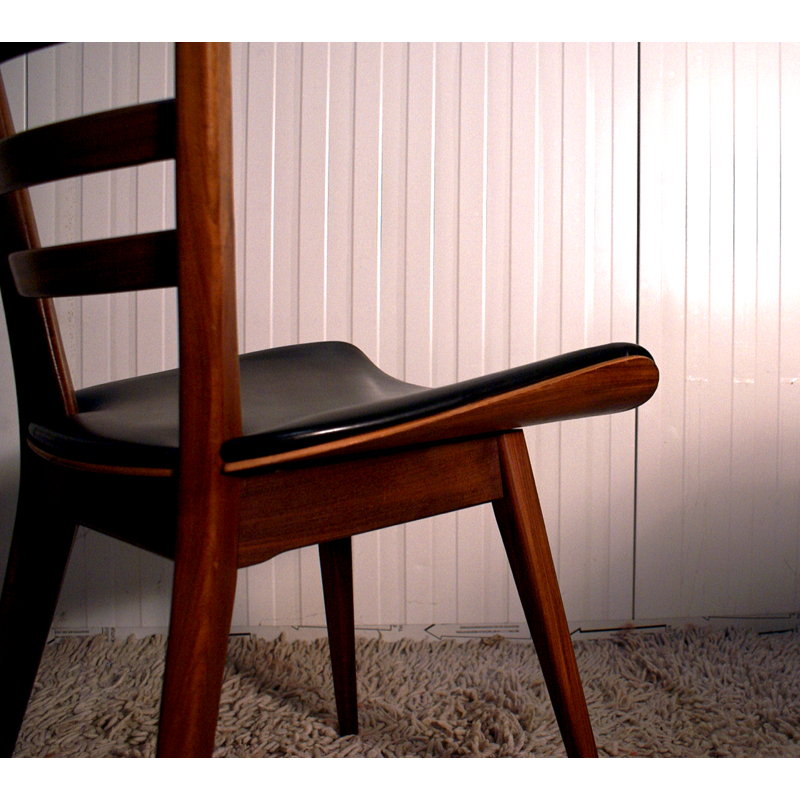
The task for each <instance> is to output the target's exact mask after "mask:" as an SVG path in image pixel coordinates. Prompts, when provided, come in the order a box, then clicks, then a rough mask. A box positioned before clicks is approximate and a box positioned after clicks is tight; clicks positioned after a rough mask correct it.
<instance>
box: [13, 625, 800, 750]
mask: <svg viewBox="0 0 800 800" xmlns="http://www.w3.org/2000/svg"><path fill="white" fill-rule="evenodd" d="M164 646H165V641H164V639H163V637H150V638H148V639H142V640H134V639H132V638H131V639H128V640H127V641H124V642H117V643H113V644H110V643H108V642H106V641H105V640H103V639H102V638H99V637H98V638H94V639H63V640H60V641H58V642H55V643H53V644H51V645H48V647H47V649H46V651H45V655H44V658H43V661H42V666H41V669H40V670H39V676H38V678H37V682H36V687H35V690H34V695H33V697H32V699H31V702H30V705H29V707H28V713H27V716H26V718H25V722H24V725H23V730H22V733H21V735H20V739H19V741H18V744H17V749H16V752H15V755H17V756H151V755H153V752H154V746H155V736H156V720H157V710H158V698H159V693H160V687H161V678H162V674H163V659H164ZM576 652H577V655H578V664H579V667H580V671H581V675H582V677H583V681H584V686H585V689H586V694H587V700H588V704H589V712H590V715H591V717H592V723H593V725H594V729H595V736H596V739H597V743H598V746H599V748H600V751H601V755H606V756H798V755H800V634H796V633H782V634H772V635H761V636H759V635H757V634H755V633H753V632H750V631H741V630H733V629H729V630H727V631H720V630H716V631H714V630H683V631H670V630H668V631H666V632H663V633H658V634H641V633H630V634H626V635H624V636H620V637H618V638H614V639H604V640H594V641H586V642H579V643H577V644H576ZM358 679H359V721H360V728H361V732H360V735H358V736H348V737H344V738H339V737H338V736H337V733H336V727H335V725H336V723H335V714H334V706H333V691H332V684H331V678H330V668H329V665H328V649H327V643H326V642H325V641H324V640H323V641H320V642H313V643H309V642H301V641H294V642H289V641H286V640H277V641H272V642H268V641H263V640H256V639H250V638H235V639H233V640H232V641H231V643H230V648H229V663H228V667H227V673H226V679H225V684H224V688H223V696H222V705H221V708H220V721H219V726H218V729H217V749H216V755H217V756H349V757H364V756H366V757H394V756H435V757H455V756H489V757H528V756H560V755H563V753H564V751H563V746H562V744H561V739H560V736H559V734H558V729H557V727H556V724H555V718H554V716H553V713H552V710H551V707H550V703H549V700H548V697H547V692H546V689H545V687H544V684H543V681H542V676H541V672H540V670H539V665H538V661H537V659H536V656H535V655H534V652H533V647H532V646H531V645H529V644H523V643H518V642H510V641H507V640H490V641H483V642H480V641H474V642H468V643H456V642H452V641H447V642H415V641H407V640H405V641H402V642H395V643H391V644H390V643H386V642H381V641H378V640H359V643H358Z"/></svg>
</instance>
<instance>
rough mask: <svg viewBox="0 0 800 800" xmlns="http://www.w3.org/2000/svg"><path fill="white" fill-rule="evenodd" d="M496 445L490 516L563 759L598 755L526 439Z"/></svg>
mask: <svg viewBox="0 0 800 800" xmlns="http://www.w3.org/2000/svg"><path fill="white" fill-rule="evenodd" d="M497 444H498V452H499V458H500V468H501V471H502V476H503V497H502V498H500V499H498V500H495V501H494V503H493V505H494V512H495V516H496V518H497V524H498V527H499V528H500V533H501V535H502V537H503V544H504V545H505V548H506V553H507V554H508V560H509V563H510V564H511V572H512V574H513V576H514V581H515V583H516V584H517V591H518V592H519V598H520V600H521V602H522V608H523V609H524V611H525V619H526V620H527V621H528V628H529V629H530V632H531V637H532V638H533V643H534V646H535V647H536V654H537V655H538V656H539V662H540V663H541V665H542V673H543V674H544V679H545V683H546V684H547V690H548V692H549V693H550V700H551V702H552V703H553V708H554V709H555V712H556V719H557V720H558V726H559V728H560V729H561V735H562V736H563V738H564V745H565V747H566V749H567V755H570V756H584V757H585V756H590V757H591V756H597V747H596V745H595V742H594V735H593V734H592V725H591V722H590V721H589V712H588V710H587V708H586V700H585V698H584V694H583V687H582V685H581V678H580V675H579V674H578V665H577V662H576V661H575V651H574V650H573V649H572V640H571V639H570V636H569V628H568V627H567V618H566V616H565V615H564V604H563V603H562V601H561V592H560V591H559V588H558V578H557V577H556V570H555V567H554V566H553V558H552V555H551V553H550V544H549V542H548V541H547V531H546V529H545V525H544V518H543V517H542V509H541V506H540V505H539V495H538V493H537V491H536V484H535V483H534V480H533V472H532V471H531V462H530V458H529V456H528V449H527V447H526V445H525V436H524V434H523V433H522V431H513V432H511V433H507V434H504V435H502V436H499V437H498V439H497Z"/></svg>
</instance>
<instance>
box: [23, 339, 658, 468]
mask: <svg viewBox="0 0 800 800" xmlns="http://www.w3.org/2000/svg"><path fill="white" fill-rule="evenodd" d="M629 355H644V356H647V357H650V354H649V353H648V352H647V351H646V350H645V349H644V348H642V347H639V346H638V345H634V344H610V345H603V346H601V347H593V348H589V349H586V350H579V351H576V352H573V353H567V354H565V355H561V356H556V357H555V358H550V359H547V360H544V361H538V362H536V363H534V364H528V365H525V366H522V367H516V368H514V369H509V370H504V371H503V372H498V373H494V374H492V375H486V376H483V377H480V378H475V379H473V380H469V381H464V382H462V383H456V384H452V385H449V386H443V387H439V388H436V389H429V388H425V387H421V386H415V385H414V384H411V383H405V382H403V381H400V380H397V379H395V378H392V377H391V376H389V375H387V374H386V373H385V372H382V371H381V370H380V369H378V367H376V366H375V365H374V364H373V363H372V362H371V361H370V360H369V359H368V358H367V357H366V356H365V355H364V354H363V353H362V352H361V351H360V350H359V349H358V348H356V347H354V346H353V345H350V344H346V343H344V342H319V343H314V344H301V345H294V346H290V347H279V348H275V349H272V350H262V351H260V352H257V353H248V354H246V355H243V356H241V358H240V365H241V391H242V431H243V435H242V436H241V437H240V438H237V439H233V440H231V441H229V442H226V443H225V444H224V445H223V447H222V451H221V455H222V458H223V459H224V460H225V461H226V462H227V463H232V462H236V461H242V460H245V459H251V458H258V457H260V456H265V455H273V454H276V453H282V452H287V451H291V450H296V449H299V448H302V447H308V446H311V445H315V444H323V443H326V442H331V441H335V440H336V439H341V438H344V437H347V436H352V435H355V434H359V433H367V432H370V431H374V430H377V429H380V428H384V427H388V426H390V425H396V424H399V423H402V422H408V421H411V420H415V419H420V418H422V417H425V416H428V415H431V414H435V413H438V412H441V411H446V410H450V409H454V408H457V407H459V406H462V405H465V404H468V403H472V402H475V401H477V400H481V399H484V398H486V397H490V396H493V395H498V394H502V393H505V392H508V391H511V390H514V389H518V388H522V387H524V386H529V385H531V384H534V383H537V382H539V381H542V380H545V379H548V378H553V377H557V376H559V375H564V374H567V373H570V372H574V371H575V370H578V369H582V368H584V367H589V366H594V365H596V364H600V363H603V362H605V361H611V360H613V359H616V358H622V357H624V356H629ZM178 376H179V373H178V370H170V371H168V372H160V373H156V374H153V375H143V376H141V377H137V378H130V379H128V380H122V381H115V382H114V383H106V384H102V385H100V386H92V387H90V388H88V389H81V390H79V391H78V392H77V393H76V394H77V400H78V409H79V411H78V413H77V414H76V415H75V416H74V417H71V418H65V419H60V420H57V421H55V422H53V423H51V424H33V425H31V426H30V429H29V434H30V437H31V439H32V440H33V442H34V443H35V444H36V445H37V446H38V447H39V448H41V449H42V450H44V451H45V452H47V453H50V454H52V455H55V456H58V457H62V458H66V459H70V460H74V461H81V462H86V463H92V464H105V465H116V466H129V467H170V468H174V467H176V466H177V463H178Z"/></svg>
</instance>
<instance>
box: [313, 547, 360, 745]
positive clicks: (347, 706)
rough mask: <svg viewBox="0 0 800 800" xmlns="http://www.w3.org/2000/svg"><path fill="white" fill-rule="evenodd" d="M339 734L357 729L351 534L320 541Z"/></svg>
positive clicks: (320, 558)
mask: <svg viewBox="0 0 800 800" xmlns="http://www.w3.org/2000/svg"><path fill="white" fill-rule="evenodd" d="M319 563H320V568H321V571H322V592H323V595H324V597H325V618H326V621H327V625H328V645H329V647H330V653H331V666H332V669H333V692H334V695H335V697H336V712H337V714H338V715H339V735H340V736H349V735H350V734H353V733H358V697H357V693H356V638H355V614H354V610H353V551H352V545H351V539H350V537H347V538H344V539H336V540H335V541H332V542H321V543H320V544H319Z"/></svg>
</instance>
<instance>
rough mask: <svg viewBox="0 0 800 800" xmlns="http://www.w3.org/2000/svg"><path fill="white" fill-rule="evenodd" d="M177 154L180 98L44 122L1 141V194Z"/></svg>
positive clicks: (160, 159)
mask: <svg viewBox="0 0 800 800" xmlns="http://www.w3.org/2000/svg"><path fill="white" fill-rule="evenodd" d="M174 157H175V101H174V100H161V101H159V102H156V103H145V104H143V105H139V106H132V107H129V108H118V109H114V110H112V111H103V112H101V113H99V114H91V115H88V116H85V117H79V118H77V119H69V120H64V121H63V122H56V123H53V124H52V125H43V126H42V127H40V128H34V129H32V130H29V131H25V132H23V133H18V134H16V135H14V136H9V137H8V138H6V139H3V140H1V141H0V194H5V193H6V192H13V191H16V190H17V189H25V188H27V187H29V186H34V185H36V184H39V183H47V182H49V181H55V180H60V179H62V178H72V177H75V176H76V175H86V174H89V173H92V172H103V171H105V170H110V169H118V168H121V167H132V166H135V165H137V164H146V163H147V162H150V161H164V160H166V159H170V158H174Z"/></svg>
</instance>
